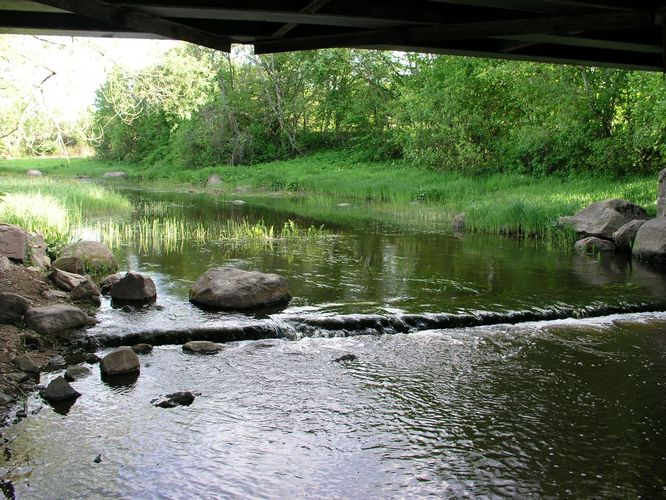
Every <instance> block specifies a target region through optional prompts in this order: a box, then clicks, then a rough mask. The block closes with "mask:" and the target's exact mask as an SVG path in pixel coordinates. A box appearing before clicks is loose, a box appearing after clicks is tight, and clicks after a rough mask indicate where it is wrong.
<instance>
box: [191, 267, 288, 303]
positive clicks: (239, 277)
mask: <svg viewBox="0 0 666 500" xmlns="http://www.w3.org/2000/svg"><path fill="white" fill-rule="evenodd" d="M290 300H291V294H290V293H289V289H288V288H287V280H286V279H285V278H283V277H282V276H279V275H277V274H266V273H260V272H256V271H243V270H242V269H236V268H234V267H216V268H213V269H209V270H208V271H206V272H205V273H204V274H203V275H201V276H200V277H199V279H197V281H196V282H195V283H194V284H193V285H192V288H191V289H190V302H192V303H193V304H197V305H200V306H204V307H210V308H214V309H232V310H246V309H259V308H262V307H268V306H273V305H280V304H287V303H289V301H290Z"/></svg>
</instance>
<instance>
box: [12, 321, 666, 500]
mask: <svg viewBox="0 0 666 500" xmlns="http://www.w3.org/2000/svg"><path fill="white" fill-rule="evenodd" d="M636 318H641V316H640V315H637V316H636ZM652 318H653V321H652V322H649V323H647V324H648V325H651V327H650V328H646V327H645V326H644V325H645V324H646V323H641V322H640V321H638V323H639V324H640V325H642V326H640V328H638V329H635V328H634V326H633V325H634V323H635V322H636V321H634V323H632V321H631V318H629V320H627V321H626V322H624V323H623V324H622V325H620V326H618V325H617V322H616V321H615V320H608V321H605V320H601V321H599V320H598V321H591V320H590V321H579V322H552V323H544V324H527V325H522V326H520V327H515V326H507V325H499V326H494V327H484V328H469V329H459V330H446V331H428V332H423V333H420V334H415V335H386V336H367V337H352V338H330V339H325V338H305V339H302V340H300V341H295V342H290V341H284V340H263V341H257V342H236V343H230V344H227V345H226V346H225V349H224V350H223V351H222V352H221V353H220V354H218V355H216V356H204V357H202V356H192V355H187V354H184V353H183V352H182V350H181V348H180V347H179V346H163V347H157V348H155V349H154V351H153V353H152V354H150V355H145V356H142V372H141V376H140V377H139V379H138V380H137V381H136V383H135V384H133V385H131V386H128V387H124V388H118V387H110V386H108V385H107V384H105V383H103V382H101V380H100V376H99V372H98V367H95V368H94V370H95V371H94V373H93V375H92V376H91V377H89V378H87V379H84V380H81V381H78V382H76V383H75V387H76V388H77V390H79V391H80V392H81V393H82V394H83V396H82V397H81V398H79V400H77V402H76V404H75V405H74V406H73V408H72V409H71V411H70V413H69V414H68V415H66V416H62V415H58V414H56V413H54V412H53V411H51V410H50V409H48V408H45V409H43V410H42V411H40V412H39V413H38V414H37V415H35V416H31V417H30V418H28V419H26V420H24V421H23V422H21V423H20V424H19V425H18V426H16V427H14V428H12V429H9V430H8V434H10V435H11V437H12V438H13V439H14V440H15V441H14V449H15V454H14V458H13V459H12V460H13V461H12V462H10V463H8V464H6V465H7V466H8V468H9V469H10V471H12V472H10V474H8V477H9V478H10V479H12V480H13V481H14V484H15V487H16V491H17V494H18V496H19V497H62V498H64V497H82V496H99V497H109V498H117V497H126V498H130V497H132V498H133V497H150V496H168V497H172V498H191V497H193V496H194V497H201V498H214V497H219V496H225V497H247V496H252V497H273V498H274V497H304V496H307V497H349V498H383V497H405V496H428V495H433V496H440V497H441V496H453V497H455V496H463V495H466V494H470V495H477V496H483V495H487V496H528V495H537V496H548V495H554V496H558V495H565V494H567V492H569V493H568V494H571V495H574V496H590V495H599V496H613V495H615V496H617V495H620V496H636V495H644V496H650V494H651V496H655V494H657V493H659V492H662V491H663V490H661V488H663V487H664V486H665V485H666V473H665V472H664V471H666V467H664V464H665V463H666V460H665V452H664V450H666V446H665V445H666V442H665V438H664V435H663V428H664V424H665V423H666V422H664V419H665V418H666V406H665V405H666V404H665V403H664V398H663V386H662V385H659V384H660V381H661V382H663V380H664V375H666V363H665V362H664V360H665V359H666V348H665V344H664V341H663V339H664V336H665V335H666V322H664V321H663V318H662V320H661V322H660V321H654V315H653V316H652ZM345 353H354V354H356V356H357V359H356V360H353V361H344V362H334V361H333V360H334V359H336V358H338V357H340V356H341V355H342V354H345ZM55 375H57V373H56V374H53V376H55ZM178 390H193V391H198V392H200V396H198V397H197V399H196V400H195V402H194V404H192V405H191V406H189V407H183V408H174V409H162V408H156V407H154V406H152V404H151V403H150V401H151V400H152V399H154V398H157V397H159V396H161V395H164V394H166V393H169V392H174V391H178ZM40 404H41V403H40V402H39V401H38V400H37V399H36V398H32V399H31V400H30V407H31V408H36V407H37V406H38V405H40ZM98 454H101V455H102V463H100V464H95V463H93V459H94V458H95V457H96V456H97V455H98ZM25 465H29V466H30V467H31V471H26V470H25V469H19V468H18V467H19V466H25ZM617 486H620V488H619V489H618V488H617Z"/></svg>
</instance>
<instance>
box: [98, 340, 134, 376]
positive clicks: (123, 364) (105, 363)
mask: <svg viewBox="0 0 666 500" xmlns="http://www.w3.org/2000/svg"><path fill="white" fill-rule="evenodd" d="M140 369H141V362H140V361H139V356H137V355H136V353H135V352H134V351H133V350H132V348H131V347H126V346H123V347H119V348H118V349H116V350H115V351H112V352H110V353H109V354H107V355H106V356H104V357H103V358H102V361H100V370H101V371H102V375H123V374H128V373H136V372H138V371H140Z"/></svg>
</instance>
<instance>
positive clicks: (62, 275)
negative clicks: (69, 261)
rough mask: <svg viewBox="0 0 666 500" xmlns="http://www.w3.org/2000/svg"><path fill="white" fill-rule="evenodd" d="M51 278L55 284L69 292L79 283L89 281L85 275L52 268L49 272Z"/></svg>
mask: <svg viewBox="0 0 666 500" xmlns="http://www.w3.org/2000/svg"><path fill="white" fill-rule="evenodd" d="M51 280H52V281H53V283H55V285H56V286H57V287H58V288H60V289H61V290H64V291H66V292H71V291H72V290H73V289H74V288H76V287H77V286H79V285H80V284H81V283H85V282H86V281H89V279H88V277H87V276H83V275H81V274H74V273H68V272H67V271H63V270H62V269H54V270H53V272H52V273H51Z"/></svg>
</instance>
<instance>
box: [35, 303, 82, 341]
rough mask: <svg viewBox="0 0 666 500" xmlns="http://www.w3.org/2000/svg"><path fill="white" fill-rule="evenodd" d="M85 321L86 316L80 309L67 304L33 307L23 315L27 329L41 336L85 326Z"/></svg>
mask: <svg viewBox="0 0 666 500" xmlns="http://www.w3.org/2000/svg"><path fill="white" fill-rule="evenodd" d="M87 321H88V316H86V314H85V313H84V312H83V311H82V310H81V309H79V308H78V307H76V306H71V305H68V304H54V305H50V306H43V307H33V308H31V309H28V311H27V312H26V313H25V322H26V324H27V326H28V328H31V329H32V330H35V331H36V332H37V333H41V334H43V335H52V334H54V333H58V332H62V331H64V330H67V329H69V328H78V327H80V326H83V325H85V324H86V323H87Z"/></svg>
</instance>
